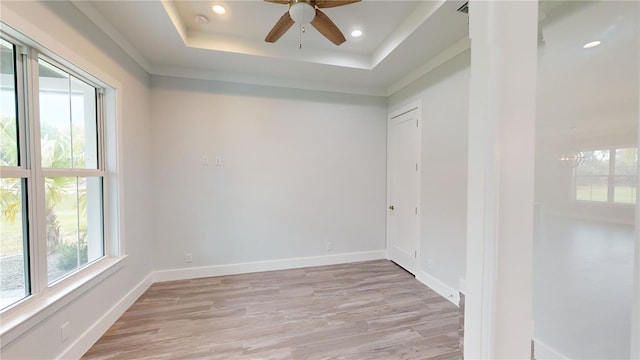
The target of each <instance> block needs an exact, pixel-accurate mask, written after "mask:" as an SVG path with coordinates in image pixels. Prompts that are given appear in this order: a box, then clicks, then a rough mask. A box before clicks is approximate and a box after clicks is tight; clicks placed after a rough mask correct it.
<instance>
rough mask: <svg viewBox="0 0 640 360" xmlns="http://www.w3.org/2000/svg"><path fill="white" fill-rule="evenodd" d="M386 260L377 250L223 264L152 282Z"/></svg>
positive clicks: (173, 272) (174, 272) (166, 273)
mask: <svg viewBox="0 0 640 360" xmlns="http://www.w3.org/2000/svg"><path fill="white" fill-rule="evenodd" d="M386 258H387V253H386V251H385V250H378V251H364V252H355V253H345V254H335V255H325V256H313V257H304V258H292V259H282V260H269V261H256V262H249V263H240V264H225V265H213V266H202V267H193V268H184V269H170V270H160V271H156V272H154V273H153V282H163V281H173V280H185V279H196V278H203V277H211V276H224V275H234V274H246V273H252V272H262V271H273V270H286V269H296V268H302V267H310V266H324V265H335V264H344V263H350V262H358V261H369V260H380V259H386Z"/></svg>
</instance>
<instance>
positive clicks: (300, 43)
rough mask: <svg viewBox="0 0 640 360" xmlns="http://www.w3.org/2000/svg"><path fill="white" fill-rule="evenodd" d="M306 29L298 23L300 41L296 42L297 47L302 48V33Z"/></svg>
mask: <svg viewBox="0 0 640 360" xmlns="http://www.w3.org/2000/svg"><path fill="white" fill-rule="evenodd" d="M306 31H307V29H305V28H304V26H302V24H300V42H299V43H298V49H302V34H304V33H305V32H306Z"/></svg>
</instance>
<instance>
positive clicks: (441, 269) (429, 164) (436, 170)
mask: <svg viewBox="0 0 640 360" xmlns="http://www.w3.org/2000/svg"><path fill="white" fill-rule="evenodd" d="M469 56H470V52H469V51H465V52H463V53H461V54H459V55H457V56H456V57H454V58H453V59H451V60H450V61H448V62H446V63H445V64H443V65H441V66H440V67H438V68H436V69H435V70H433V71H432V72H430V73H428V74H427V75H425V76H423V77H422V78H420V79H418V80H416V81H415V82H413V83H412V84H410V85H409V86H407V87H405V88H404V89H402V90H400V91H398V92H396V93H395V94H393V95H392V96H391V97H389V109H390V111H392V110H393V109H394V108H398V107H400V106H402V105H403V104H406V103H408V102H412V101H415V100H420V101H422V165H421V166H422V184H421V197H422V199H421V203H422V211H421V215H420V216H421V239H420V259H419V260H420V262H419V267H420V269H419V270H418V272H419V273H422V276H423V277H424V278H426V279H428V280H427V283H429V282H435V283H434V284H430V285H432V286H434V287H435V286H438V285H440V286H444V287H445V288H448V289H443V290H442V291H445V292H448V291H453V292H457V291H459V290H460V289H459V280H460V279H461V278H464V277H465V262H466V260H465V259H466V255H465V249H466V227H467V127H468V117H469V64H470V57H469ZM429 262H430V263H431V267H429V266H428V265H429ZM425 274H426V275H425Z"/></svg>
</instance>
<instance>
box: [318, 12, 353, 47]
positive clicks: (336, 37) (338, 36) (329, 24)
mask: <svg viewBox="0 0 640 360" xmlns="http://www.w3.org/2000/svg"><path fill="white" fill-rule="evenodd" d="M311 25H313V27H314V28H316V30H318V31H319V32H320V33H321V34H322V35H324V37H326V38H327V39H329V41H331V42H332V43H334V44H336V45H340V44H342V43H343V42H345V41H347V39H345V37H344V35H343V34H342V31H340V29H338V27H337V26H336V24H334V23H333V21H331V19H329V17H328V16H327V15H325V14H324V13H323V12H322V11H320V10H318V9H316V17H315V18H314V19H313V21H311Z"/></svg>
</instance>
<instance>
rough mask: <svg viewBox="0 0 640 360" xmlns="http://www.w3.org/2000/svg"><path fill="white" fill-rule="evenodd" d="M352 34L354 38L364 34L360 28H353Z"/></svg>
mask: <svg viewBox="0 0 640 360" xmlns="http://www.w3.org/2000/svg"><path fill="white" fill-rule="evenodd" d="M351 36H353V37H354V38H358V37H360V36H362V30H360V29H356V30H353V31H352V32H351Z"/></svg>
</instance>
